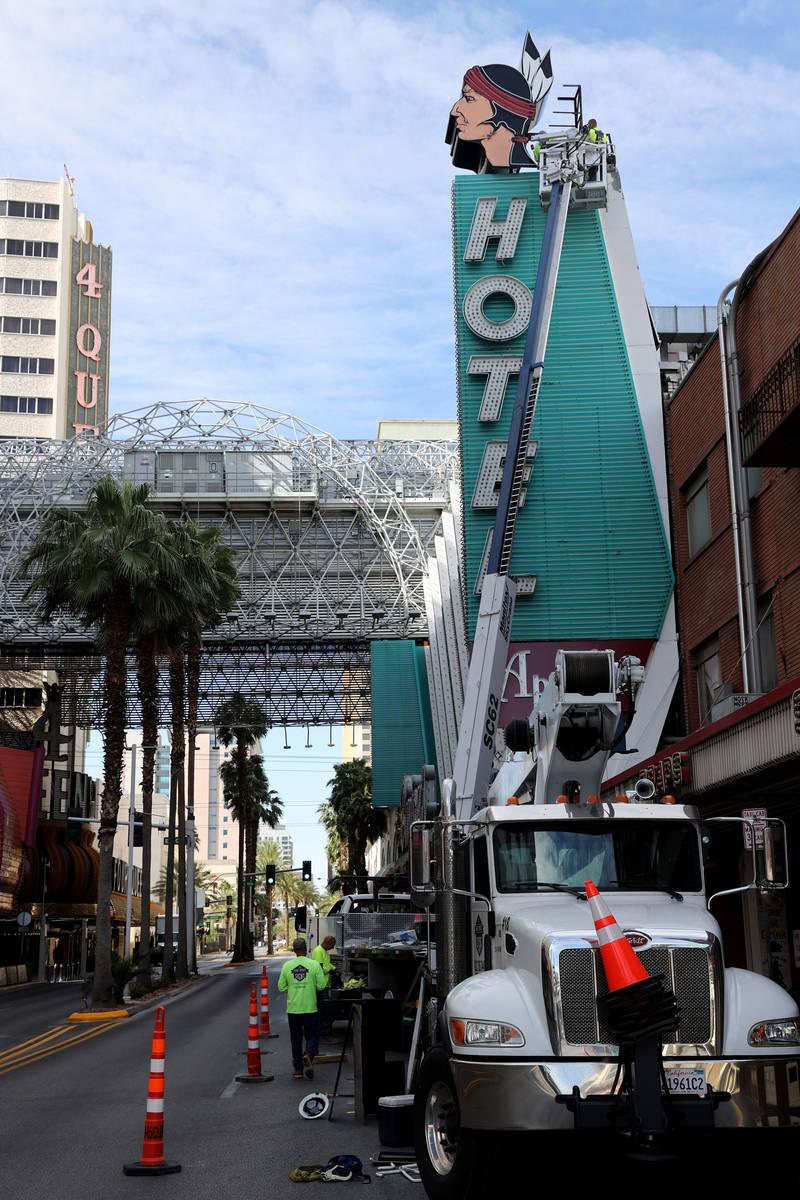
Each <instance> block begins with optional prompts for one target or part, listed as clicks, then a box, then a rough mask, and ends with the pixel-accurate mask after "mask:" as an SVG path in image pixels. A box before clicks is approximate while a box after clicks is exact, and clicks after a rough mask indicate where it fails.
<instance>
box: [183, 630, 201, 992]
mask: <svg viewBox="0 0 800 1200" xmlns="http://www.w3.org/2000/svg"><path fill="white" fill-rule="evenodd" d="M186 693H187V696H186V700H187V715H186V732H187V734H188V737H189V762H188V777H187V781H186V788H187V790H186V810H187V811H186V817H187V820H189V821H191V822H192V827H194V755H195V743H196V741H197V707H198V703H199V696H200V638H199V636H198V634H197V633H196V632H193V633H191V634H190V635H189V640H188V642H187V659H186ZM189 929H190V930H191V933H190V936H189V946H188V952H189V961H188V967H189V971H190V972H191V974H193V975H196V974H197V937H196V936H195V912H194V903H192V912H191V915H190V926H189ZM187 932H188V931H187Z"/></svg>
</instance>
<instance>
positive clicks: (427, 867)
mask: <svg viewBox="0 0 800 1200" xmlns="http://www.w3.org/2000/svg"><path fill="white" fill-rule="evenodd" d="M431 858H432V855H431V831H430V829H426V828H424V827H422V826H420V825H418V824H416V823H415V824H414V825H412V826H411V837H410V839H409V852H408V859H409V867H410V874H411V899H412V901H413V902H414V904H416V905H417V907H418V908H430V907H431V905H432V904H433V902H434V901H435V899H436V888H435V886H434V882H433V876H432V872H431Z"/></svg>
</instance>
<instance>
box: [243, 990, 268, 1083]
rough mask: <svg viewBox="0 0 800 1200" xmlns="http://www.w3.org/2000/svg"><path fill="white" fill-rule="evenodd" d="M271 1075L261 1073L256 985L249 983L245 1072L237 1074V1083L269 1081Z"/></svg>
mask: <svg viewBox="0 0 800 1200" xmlns="http://www.w3.org/2000/svg"><path fill="white" fill-rule="evenodd" d="M273 1078H274V1076H273V1075H262V1074H261V1047H260V1046H259V1044H258V1001H257V1000H256V985H255V984H254V983H251V984H250V1024H249V1026H248V1030H247V1074H246V1075H237V1076H236V1079H237V1080H238V1082H239V1083H269V1082H270V1081H271V1080H272V1079H273Z"/></svg>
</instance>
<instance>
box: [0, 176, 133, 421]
mask: <svg viewBox="0 0 800 1200" xmlns="http://www.w3.org/2000/svg"><path fill="white" fill-rule="evenodd" d="M110 292H111V252H110V250H109V249H108V248H106V247H103V246H98V245H95V243H94V239H93V234H92V226H91V224H90V222H89V221H88V220H87V219H86V217H85V216H84V215H83V214H82V213H79V212H78V209H77V206H76V204H75V201H74V199H73V196H72V181H71V180H69V179H62V180H59V181H58V182H57V183H46V182H39V181H36V180H29V179H0V438H10V437H14V438H18V437H34V438H64V437H74V436H75V435H76V434H79V433H84V434H85V433H89V434H90V435H91V434H93V433H95V432H96V431H97V430H98V429H99V427H100V426H101V425H102V424H104V423H105V420H106V418H107V412H108V340H109V332H110V302H111V296H110Z"/></svg>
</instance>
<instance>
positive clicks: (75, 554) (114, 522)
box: [21, 475, 171, 1004]
mask: <svg viewBox="0 0 800 1200" xmlns="http://www.w3.org/2000/svg"><path fill="white" fill-rule="evenodd" d="M149 491H150V489H149V487H148V486H147V485H146V484H143V485H141V486H138V487H134V486H133V484H131V483H129V482H125V483H122V484H120V483H118V482H117V481H116V480H115V479H113V478H112V477H111V476H110V475H106V476H105V477H104V478H103V479H100V480H99V481H98V482H97V483H96V484H95V485H94V486H93V487H92V489H91V491H90V493H89V496H88V501H87V507H86V512H85V513H79V512H76V511H74V510H72V509H68V508H54V509H51V510H50V512H49V513H48V514H47V516H46V517H45V519H44V521H43V522H42V524H41V526H40V528H39V531H38V533H37V534H36V537H35V539H34V541H33V543H32V545H31V547H30V549H29V550H28V552H27V554H26V555H25V557H24V559H23V562H22V568H21V571H22V574H23V576H28V575H32V582H31V583H30V585H29V587H28V588H27V591H26V598H29V597H30V596H32V595H33V594H34V593H38V594H40V611H41V613H42V616H43V617H44V619H45V620H48V619H49V618H50V617H52V616H53V614H54V613H56V612H59V611H61V612H67V613H70V614H71V615H72V616H74V617H76V618H77V619H78V620H79V621H80V622H81V624H82V625H83V627H84V628H85V629H93V630H94V631H95V636H96V638H99V637H100V636H102V643H103V645H104V648H105V660H106V661H105V672H104V678H103V711H104V767H103V775H104V784H105V786H104V790H103V799H102V805H101V816H100V830H99V833H98V846H99V852H100V866H99V872H98V881H97V923H96V933H95V974H94V982H93V987H92V999H93V1001H94V1002H95V1003H97V1004H102V1003H105V1002H106V1001H109V1000H110V999H111V998H112V995H113V977H112V973H111V885H112V876H113V847H114V834H115V832H116V828H117V814H118V812H119V803H120V795H121V790H122V757H123V750H124V746H125V725H126V721H125V717H126V710H127V673H126V665H125V648H126V645H127V642H128V640H129V637H130V631H131V622H132V615H133V612H132V609H133V597H134V593H135V591H136V589H137V587H139V586H140V585H142V584H143V583H144V582H145V581H146V580H147V579H148V577H151V576H153V575H159V574H161V573H167V572H168V571H169V569H170V565H171V563H170V558H171V555H170V552H169V550H168V548H167V545H166V537H165V533H164V530H165V525H166V521H165V518H164V517H163V516H162V515H161V514H160V513H156V512H153V511H152V510H151V509H150V508H148V506H147V498H148V495H149ZM166 940H167V941H169V939H166Z"/></svg>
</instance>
